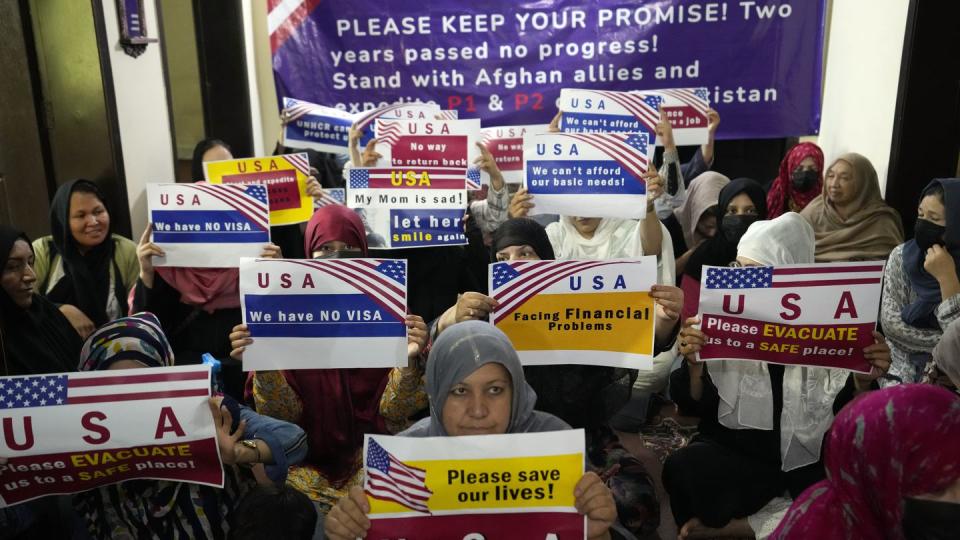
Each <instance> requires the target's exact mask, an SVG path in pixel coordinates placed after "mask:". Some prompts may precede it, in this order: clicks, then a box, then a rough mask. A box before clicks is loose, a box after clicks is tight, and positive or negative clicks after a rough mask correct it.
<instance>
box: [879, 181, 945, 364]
mask: <svg viewBox="0 0 960 540" xmlns="http://www.w3.org/2000/svg"><path fill="white" fill-rule="evenodd" d="M958 268H960V179H958V178H949V179H941V180H934V181H932V182H930V183H929V184H928V185H927V187H926V188H925V189H924V190H923V193H922V194H921V196H920V206H919V208H918V209H917V224H916V226H915V227H914V237H913V238H912V239H911V240H909V241H907V242H906V243H904V244H901V245H899V246H897V247H896V248H895V249H894V250H893V252H892V253H890V258H889V259H888V260H887V266H886V267H885V268H884V271H883V273H884V276H883V296H882V301H881V306H880V320H881V324H882V325H883V330H884V332H885V333H886V335H887V338H888V339H889V340H890V351H891V353H892V355H893V368H892V369H891V370H890V374H891V375H894V376H896V377H897V378H899V379H901V380H902V381H903V382H908V383H910V382H919V381H920V378H921V377H922V376H923V373H924V371H925V370H926V368H927V366H928V365H929V364H930V361H931V356H930V353H931V352H932V351H933V347H934V346H935V345H936V344H937V342H938V341H939V340H940V337H941V336H942V335H943V332H944V330H945V329H946V328H947V327H948V326H949V325H950V324H951V323H953V322H954V321H956V320H958V319H960V278H958V273H957V269H958Z"/></svg>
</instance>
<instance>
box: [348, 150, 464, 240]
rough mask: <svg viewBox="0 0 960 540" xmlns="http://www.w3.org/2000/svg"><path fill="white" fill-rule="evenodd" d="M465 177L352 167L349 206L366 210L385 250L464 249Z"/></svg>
mask: <svg viewBox="0 0 960 540" xmlns="http://www.w3.org/2000/svg"><path fill="white" fill-rule="evenodd" d="M464 174H465V173H464V169H449V168H442V167H385V168H361V167H354V168H352V169H350V172H349V173H348V176H349V179H348V182H347V185H348V187H349V189H348V191H347V206H349V207H351V208H359V209H363V211H364V214H365V215H366V218H367V223H368V224H369V225H370V228H371V229H372V230H373V232H375V233H377V234H378V235H380V236H382V237H383V239H384V241H385V246H384V247H387V248H414V247H427V246H453V245H463V244H466V243H467V237H466V235H465V234H464V232H463V215H464V211H465V210H466V207H467V192H466V190H465V189H464V188H465V182H464Z"/></svg>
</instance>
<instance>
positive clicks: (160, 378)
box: [67, 371, 207, 388]
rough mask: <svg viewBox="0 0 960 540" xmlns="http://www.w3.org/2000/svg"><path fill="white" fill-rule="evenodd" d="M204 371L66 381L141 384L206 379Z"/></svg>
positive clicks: (71, 383)
mask: <svg viewBox="0 0 960 540" xmlns="http://www.w3.org/2000/svg"><path fill="white" fill-rule="evenodd" d="M206 378H207V372H206V371H188V372H186V373H151V374H149V375H111V376H107V377H85V378H83V379H74V378H73V377H71V378H70V379H69V381H68V382H67V388H85V387H90V386H108V385H111V384H143V383H158V382H173V381H199V380H206Z"/></svg>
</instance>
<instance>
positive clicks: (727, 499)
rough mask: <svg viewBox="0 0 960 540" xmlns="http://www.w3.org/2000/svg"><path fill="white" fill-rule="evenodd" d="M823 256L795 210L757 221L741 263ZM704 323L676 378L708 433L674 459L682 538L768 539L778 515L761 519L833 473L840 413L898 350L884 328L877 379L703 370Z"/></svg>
mask: <svg viewBox="0 0 960 540" xmlns="http://www.w3.org/2000/svg"><path fill="white" fill-rule="evenodd" d="M813 250H814V235H813V230H812V229H811V228H810V225H809V224H807V222H806V221H805V220H804V219H803V218H801V217H800V216H799V215H798V214H796V213H794V212H788V213H786V214H783V215H782V216H780V217H779V218H777V219H774V220H772V221H759V222H756V223H754V224H753V225H751V226H750V228H749V229H748V230H747V233H746V234H745V235H744V236H743V238H742V239H741V240H740V245H739V247H738V250H737V262H738V263H740V264H741V265H743V266H770V265H783V264H809V263H812V262H813ZM698 322H699V321H698V320H697V319H696V318H691V319H687V321H686V322H685V323H684V328H683V330H681V332H680V336H679V338H678V340H679V342H680V353H681V354H683V355H684V357H685V358H686V362H684V364H683V365H682V366H681V368H680V369H679V370H677V371H675V372H674V373H673V375H672V376H671V396H672V397H673V399H674V401H676V402H677V405H678V407H679V408H680V411H681V413H682V414H687V415H691V416H697V417H699V418H700V426H699V434H698V435H697V436H696V437H695V438H694V439H693V440H692V442H691V443H690V445H689V446H687V447H685V448H682V449H680V450H678V451H677V452H675V453H674V454H672V455H671V456H670V457H669V458H667V461H666V463H665V464H664V469H663V484H664V488H665V489H666V490H667V493H669V495H670V506H671V508H672V509H673V516H674V519H675V520H676V522H677V526H678V527H680V528H681V531H680V532H681V536H687V535H695V534H698V533H704V534H706V535H707V536H709V535H710V534H712V535H714V536H724V535H729V536H749V535H752V534H754V533H757V534H758V535H759V534H761V532H764V531H765V530H766V529H770V530H772V527H771V526H770V525H771V522H773V523H776V520H777V517H778V515H774V516H769V515H767V513H766V512H765V513H761V514H758V515H756V516H754V514H757V513H758V511H760V510H761V509H762V508H764V507H765V506H766V505H767V504H768V503H770V502H771V501H772V500H773V499H774V498H776V497H781V496H782V494H783V493H784V492H789V493H790V495H791V496H793V497H795V496H797V495H799V494H800V492H802V491H803V490H804V489H805V488H806V487H807V486H809V485H810V484H812V483H814V482H816V481H818V480H820V479H821V478H822V477H823V469H822V465H821V464H820V444H821V442H822V439H823V434H824V433H825V432H826V430H827V428H828V427H829V425H830V422H831V420H832V419H833V415H834V413H835V412H836V411H838V410H839V409H840V408H841V407H842V406H843V405H844V404H845V403H847V402H848V401H849V400H850V399H852V398H853V396H854V395H855V394H857V393H861V392H865V391H868V390H870V389H871V388H873V387H874V386H875V384H874V381H875V380H876V379H877V378H878V377H880V376H881V375H882V374H883V373H885V372H886V370H887V369H888V368H889V365H890V352H889V349H888V347H887V346H886V344H885V343H884V342H883V338H882V336H881V335H880V334H879V333H877V332H874V334H873V335H874V340H875V343H874V344H873V345H870V346H869V347H867V348H865V349H864V354H865V356H866V358H867V359H868V360H869V361H870V363H871V364H872V365H873V367H874V369H873V371H872V372H871V373H870V374H859V373H857V374H853V375H851V374H850V372H849V371H846V370H841V369H829V368H818V367H803V366H783V365H778V364H768V363H766V362H756V361H747V360H739V361H738V360H718V361H714V362H710V363H708V364H703V363H700V362H698V361H697V354H696V353H697V352H698V351H699V350H700V348H701V346H702V345H703V343H704V342H705V341H706V339H707V334H706V333H705V332H703V331H702V330H699V329H697V328H696V325H697V323H698ZM784 510H785V508H784ZM748 517H750V518H751V519H750V520H749V522H748V519H747V518H748Z"/></svg>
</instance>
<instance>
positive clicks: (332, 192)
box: [313, 188, 347, 210]
mask: <svg viewBox="0 0 960 540" xmlns="http://www.w3.org/2000/svg"><path fill="white" fill-rule="evenodd" d="M331 204H342V205H344V206H346V204H347V190H346V189H344V188H323V194H321V195H320V196H319V197H314V198H313V209H314V210H316V209H318V208H323V207H324V206H330V205H331Z"/></svg>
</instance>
